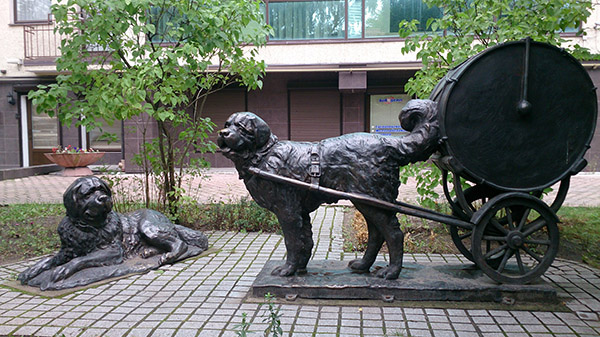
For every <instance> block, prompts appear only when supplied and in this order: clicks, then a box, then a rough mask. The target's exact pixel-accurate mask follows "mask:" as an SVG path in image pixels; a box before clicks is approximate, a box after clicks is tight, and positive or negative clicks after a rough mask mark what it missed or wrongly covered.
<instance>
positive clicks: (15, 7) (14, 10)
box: [12, 0, 52, 25]
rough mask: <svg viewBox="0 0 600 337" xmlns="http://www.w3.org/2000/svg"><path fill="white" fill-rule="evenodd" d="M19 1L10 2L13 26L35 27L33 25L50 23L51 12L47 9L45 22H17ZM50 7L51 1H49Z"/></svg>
mask: <svg viewBox="0 0 600 337" xmlns="http://www.w3.org/2000/svg"><path fill="white" fill-rule="evenodd" d="M18 1H19V0H12V10H13V18H12V19H13V22H12V24H13V25H32V24H33V25H35V24H50V23H52V11H51V10H50V8H48V14H47V19H46V20H19V16H18V4H17V2H18ZM50 6H52V1H50Z"/></svg>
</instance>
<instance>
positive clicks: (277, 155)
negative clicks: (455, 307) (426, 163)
mask: <svg viewBox="0 0 600 337" xmlns="http://www.w3.org/2000/svg"><path fill="white" fill-rule="evenodd" d="M400 122H401V125H402V127H403V128H404V129H405V130H407V131H411V133H410V134H408V135H406V136H404V137H385V136H380V135H376V134H369V133H353V134H347V135H343V136H340V137H335V138H328V139H325V140H322V141H320V142H317V143H308V142H293V141H279V140H278V139H277V137H276V136H275V135H273V134H272V133H271V130H270V128H269V126H268V125H267V124H266V123H265V122H264V121H263V120H262V119H261V118H259V117H258V116H256V115H254V114H253V113H250V112H238V113H234V114H233V115H231V116H230V117H229V119H228V120H227V122H226V123H225V128H224V129H222V130H220V131H219V137H218V145H219V147H220V148H221V150H222V151H223V155H224V156H226V157H227V158H229V159H231V160H232V161H233V162H234V163H235V167H236V169H237V171H238V173H239V176H240V179H243V180H244V183H245V185H246V188H247V189H248V191H249V192H250V194H251V195H252V197H253V198H254V200H255V201H256V202H257V203H258V204H259V205H261V206H262V207H265V208H267V209H269V210H270V211H272V212H273V213H275V215H276V216H277V219H278V220H279V224H280V225H281V228H282V230H283V235H284V239H285V245H286V249H287V260H286V262H285V264H284V265H282V266H279V267H277V268H275V269H274V270H273V271H272V274H273V275H280V276H289V275H293V274H294V273H296V272H303V271H305V270H306V265H307V263H308V260H309V259H310V256H311V250H312V248H313V239H312V230H311V224H310V216H309V214H310V213H311V212H312V211H314V210H316V209H317V208H318V207H319V205H321V204H322V203H333V202H336V201H337V199H336V198H335V197H332V196H329V195H326V194H323V193H319V192H318V191H310V190H308V189H302V188H299V187H296V186H292V185H287V184H282V183H277V182H273V181H270V180H266V179H264V178H261V177H259V176H256V175H253V174H252V173H250V172H249V169H251V168H257V169H260V170H262V171H266V172H269V173H274V174H277V175H281V176H285V177H289V178H294V179H296V180H300V181H303V182H311V175H310V174H309V171H311V170H313V171H318V172H320V176H319V177H318V182H315V180H314V179H315V178H314V177H313V178H312V182H311V183H313V184H314V183H318V184H319V186H322V187H328V188H332V189H336V190H339V191H344V192H352V193H358V194H364V195H368V196H372V197H375V198H378V199H381V200H384V201H388V202H393V201H394V200H396V198H397V196H398V187H399V186H400V182H399V178H398V176H399V168H400V167H401V166H403V165H407V164H409V163H413V162H417V161H423V160H427V158H429V156H430V155H431V154H432V153H433V152H434V151H435V150H436V147H437V145H438V141H439V126H438V125H439V124H438V121H437V105H436V103H435V102H432V101H429V100H412V101H409V102H408V104H407V105H406V106H405V108H404V109H403V110H402V113H401V115H400ZM315 159H316V160H317V161H318V163H317V164H315ZM315 166H318V167H315ZM353 204H354V205H355V207H356V208H357V209H358V210H359V211H360V212H361V213H362V214H363V215H364V217H365V219H366V220H367V225H368V231H369V238H368V244H367V250H366V252H365V254H364V256H363V258H362V259H357V260H353V261H351V262H350V263H349V267H350V268H351V269H352V270H354V271H356V272H368V271H369V269H370V267H371V266H372V265H373V263H374V262H375V259H376V257H377V254H378V252H379V250H380V248H381V246H382V245H383V242H384V241H385V242H387V246H388V248H389V254H390V263H389V265H388V266H387V267H386V268H383V269H381V270H379V271H378V273H377V276H379V277H383V278H386V279H396V278H398V275H399V273H400V271H401V269H402V255H403V252H404V249H403V245H404V233H402V231H401V230H400V226H399V224H398V220H397V218H396V213H395V212H393V211H389V210H383V209H379V208H376V207H374V206H371V205H367V204H364V203H361V202H357V201H353Z"/></svg>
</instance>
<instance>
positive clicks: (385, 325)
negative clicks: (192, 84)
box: [0, 170, 600, 337]
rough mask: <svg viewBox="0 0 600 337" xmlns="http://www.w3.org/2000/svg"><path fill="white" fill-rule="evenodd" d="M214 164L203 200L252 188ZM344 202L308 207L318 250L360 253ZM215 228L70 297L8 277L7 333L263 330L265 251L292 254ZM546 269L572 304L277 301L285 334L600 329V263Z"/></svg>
mask: <svg viewBox="0 0 600 337" xmlns="http://www.w3.org/2000/svg"><path fill="white" fill-rule="evenodd" d="M209 173H210V175H211V179H209V180H204V181H202V186H201V187H200V188H199V189H198V191H196V193H197V194H196V196H197V199H198V200H218V199H221V200H225V201H226V200H229V199H231V198H237V197H240V196H243V195H245V193H246V192H245V189H244V188H243V185H242V184H241V183H240V182H239V181H238V180H237V176H236V175H235V173H234V172H233V171H230V170H211V171H210V172H209ZM72 180H73V178H63V177H57V176H41V177H31V178H24V179H17V180H15V181H0V198H2V199H0V203H11V202H38V201H39V202H41V201H45V202H60V200H61V195H62V192H63V191H64V188H66V186H68V185H69V184H70V182H71V181H72ZM580 180H581V182H580ZM596 184H600V176H596V175H578V176H576V177H573V182H572V188H571V194H570V195H569V198H568V199H567V203H568V204H571V205H579V204H586V205H598V204H600V202H598V200H597V199H598V195H597V191H599V189H598V188H597V187H598V186H597V185H596ZM409 186H410V184H409ZM409 186H407V187H409ZM580 188H581V191H582V193H584V192H585V191H587V190H586V188H587V189H591V190H592V192H590V193H589V194H588V195H586V196H585V197H579V196H577V195H575V194H578V193H579V192H578V191H579V189H580ZM133 190H135V188H134V189H133ZM402 192H403V191H401V193H402ZM402 195H403V196H405V197H406V196H409V195H410V194H409V192H407V193H403V194H402ZM42 196H43V197H42ZM343 210H344V208H343V207H339V206H330V207H321V208H319V209H318V210H317V211H316V212H314V213H313V214H312V222H313V233H314V239H315V248H314V254H313V257H312V258H313V259H317V260H321V259H334V260H342V261H345V260H351V259H354V258H356V254H353V253H352V254H350V253H345V252H343V239H342V235H341V225H342V219H343ZM207 235H208V236H209V241H210V244H211V245H212V246H213V247H215V248H218V249H219V250H218V251H217V252H216V253H213V254H210V255H208V256H204V257H200V258H197V259H190V260H187V261H184V262H181V263H177V264H174V265H168V266H163V267H161V268H160V269H159V270H156V271H151V272H149V273H146V274H143V275H133V276H130V277H127V278H123V279H120V280H117V281H112V282H110V283H107V284H104V285H100V286H97V287H94V288H88V289H86V290H80V291H77V292H74V293H71V294H69V295H66V296H64V297H60V298H46V297H42V296H34V295H29V294H25V293H22V292H17V291H13V290H11V289H8V288H4V287H0V336H2V335H13V336H20V335H26V336H65V337H69V336H144V337H145V336H177V337H179V336H195V337H200V336H236V332H235V327H236V326H237V325H238V324H240V323H241V321H242V314H243V313H245V314H246V315H247V317H248V320H249V322H250V323H251V326H250V330H252V331H254V332H255V333H253V334H251V336H252V335H255V336H260V335H262V331H263V330H264V329H265V328H266V324H265V322H264V317H265V315H266V313H267V310H266V308H265V306H262V307H261V306H260V305H259V304H257V303H255V302H256V301H254V302H253V301H247V300H245V296H246V295H247V293H248V291H249V290H250V288H251V285H252V282H253V281H254V278H255V277H256V276H257V274H258V273H259V272H260V270H261V269H262V267H263V265H264V263H265V262H266V261H267V260H282V259H284V257H285V248H284V245H283V240H282V237H281V236H279V235H276V234H265V233H236V232H222V231H216V232H208V233H207ZM379 258H380V259H381V260H386V259H387V256H386V255H385V254H382V255H380V257H379ZM404 259H405V261H407V262H418V263H430V262H436V261H437V262H439V261H446V262H447V263H466V261H464V258H463V257H462V256H459V255H451V254H444V255H439V254H406V255H405V258H404ZM34 262H35V259H32V260H27V261H22V262H19V263H13V264H9V265H4V266H0V282H4V281H5V280H9V279H14V277H15V275H16V274H18V273H19V272H21V271H22V270H24V269H25V268H27V267H28V266H30V265H31V264H33V263H34ZM544 278H545V279H546V280H547V281H548V282H551V284H552V285H553V286H554V287H555V288H556V289H557V291H558V293H559V296H560V298H561V300H562V301H563V302H564V303H565V305H566V307H567V308H568V309H569V311H554V312H553V311H544V310H542V309H539V310H533V311H531V310H514V309H512V307H511V306H506V307H501V308H495V309H461V308H457V309H447V308H441V307H435V305H434V306H433V307H427V308H422V307H413V306H411V305H407V304H403V303H393V304H391V305H390V304H383V302H376V301H370V302H364V303H362V304H360V303H354V302H348V303H346V302H340V301H318V302H317V301H312V302H310V301H308V302H302V303H300V302H299V303H296V302H291V301H290V302H277V304H276V307H277V308H278V309H279V310H280V312H281V314H282V318H281V323H282V328H283V330H284V332H285V333H284V335H285V336H460V337H462V336H600V318H599V314H600V270H597V269H594V268H591V267H588V266H586V265H583V264H579V263H574V262H571V261H565V260H561V259H557V260H556V261H555V262H554V264H553V266H552V267H551V268H549V269H548V271H547V272H546V274H545V276H544Z"/></svg>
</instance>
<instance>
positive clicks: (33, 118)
mask: <svg viewBox="0 0 600 337" xmlns="http://www.w3.org/2000/svg"><path fill="white" fill-rule="evenodd" d="M27 118H28V125H30V127H29V128H28V129H29V130H28V131H29V135H28V137H29V163H30V165H44V164H51V163H52V162H50V161H49V160H48V159H47V158H46V156H44V153H45V152H50V151H52V148H53V147H56V146H57V145H58V144H59V138H58V130H59V128H58V127H59V124H58V118H57V117H50V116H48V115H47V114H38V113H36V112H35V106H33V104H31V101H30V100H29V99H28V100H27Z"/></svg>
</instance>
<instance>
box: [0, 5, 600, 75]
mask: <svg viewBox="0 0 600 337" xmlns="http://www.w3.org/2000/svg"><path fill="white" fill-rule="evenodd" d="M12 2H13V1H12V0H5V1H0V31H2V34H1V37H0V41H1V42H2V43H1V46H2V47H1V48H0V70H6V74H1V75H0V80H2V78H11V77H23V76H25V77H31V76H37V75H47V74H51V73H52V72H53V70H54V68H53V67H52V66H30V65H27V66H20V65H17V64H11V63H8V62H7V61H9V60H23V58H24V50H23V40H24V38H23V26H20V25H11V23H12V9H11V7H12ZM596 23H599V24H600V5H596V6H595V10H594V12H593V14H592V15H591V16H590V19H589V20H588V22H586V23H585V24H584V30H585V32H586V33H587V34H588V35H587V36H585V37H583V38H574V39H573V42H574V43H579V44H580V45H582V46H584V47H587V48H590V50H591V51H592V52H595V53H600V34H599V30H598V29H597V28H596ZM598 28H600V26H599V27H598ZM402 46H403V42H402V41H387V42H381V41H379V42H377V41H368V42H364V41H363V42H336V43H312V44H311V43H290V44H270V45H268V46H267V47H265V48H263V49H262V50H261V51H260V54H259V57H260V58H262V59H264V60H265V61H266V63H267V64H268V65H271V66H277V65H338V64H346V65H351V64H365V63H367V64H377V63H403V62H414V61H415V55H414V54H410V55H402V53H401V48H402Z"/></svg>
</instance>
